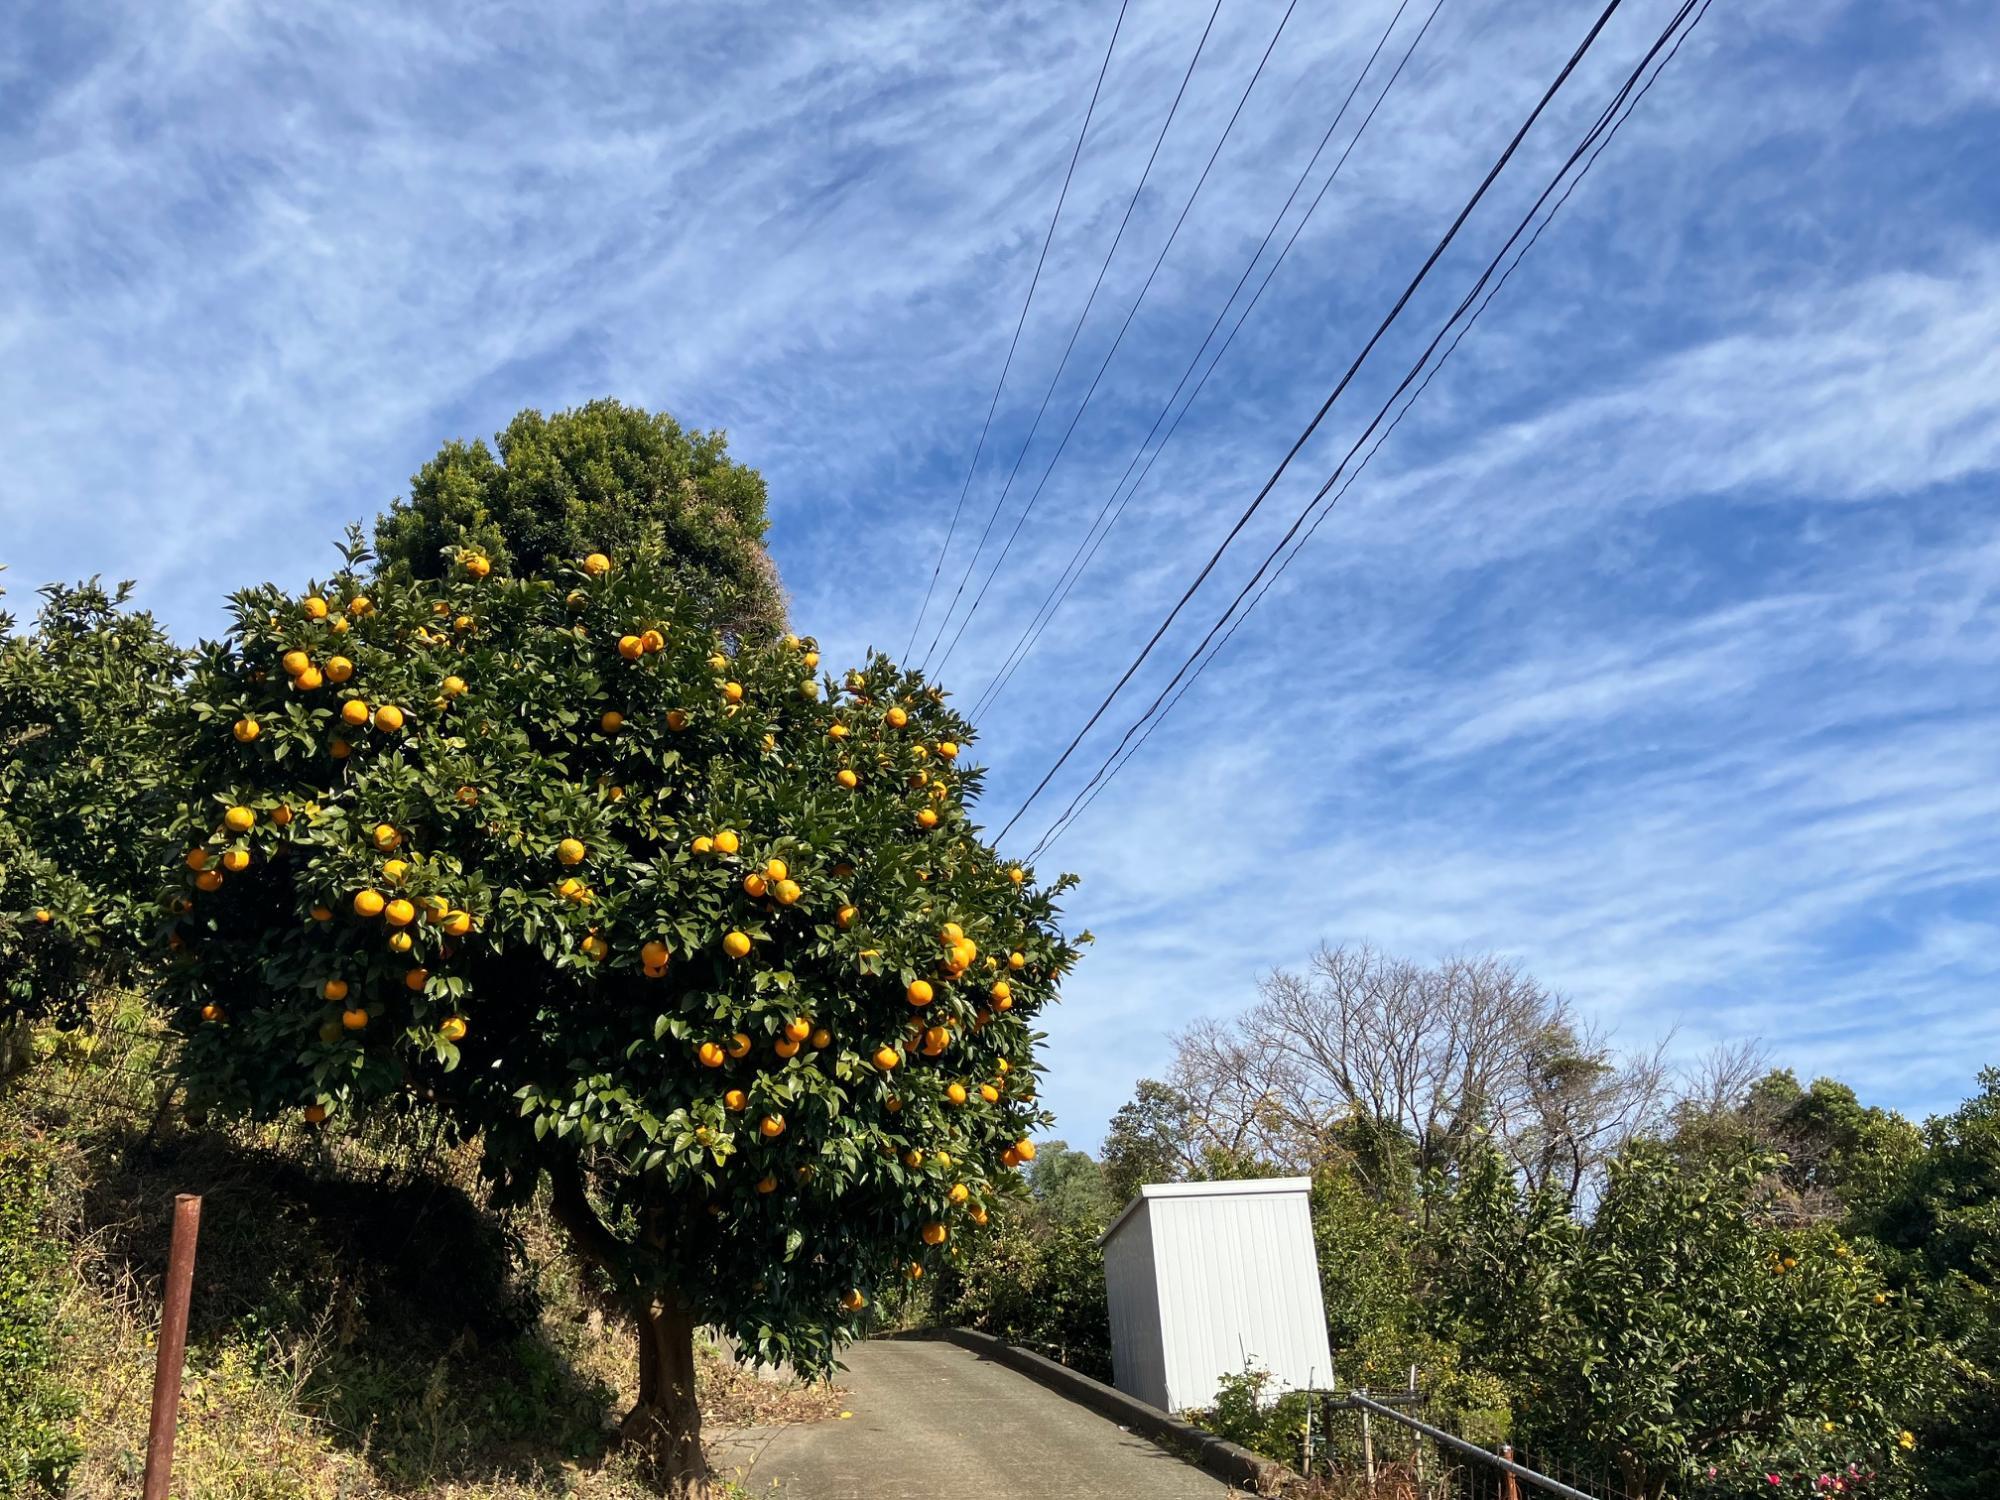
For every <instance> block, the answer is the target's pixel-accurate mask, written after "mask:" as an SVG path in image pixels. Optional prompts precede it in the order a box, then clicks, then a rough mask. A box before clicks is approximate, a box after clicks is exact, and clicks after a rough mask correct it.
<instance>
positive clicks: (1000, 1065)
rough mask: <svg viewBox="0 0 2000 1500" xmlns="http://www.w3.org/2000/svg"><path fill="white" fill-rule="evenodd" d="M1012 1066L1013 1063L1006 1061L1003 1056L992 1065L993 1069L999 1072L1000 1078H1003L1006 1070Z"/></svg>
mask: <svg viewBox="0 0 2000 1500" xmlns="http://www.w3.org/2000/svg"><path fill="white" fill-rule="evenodd" d="M1013 1066H1014V1065H1013V1064H1012V1063H1010V1062H1008V1061H1007V1059H1006V1058H1004V1057H1003V1058H1001V1059H1000V1061H998V1062H996V1063H995V1064H994V1065H993V1068H994V1071H995V1072H997V1073H999V1075H1000V1076H1001V1077H1002V1078H1005V1077H1006V1076H1007V1070H1008V1069H1010V1068H1012V1067H1013Z"/></svg>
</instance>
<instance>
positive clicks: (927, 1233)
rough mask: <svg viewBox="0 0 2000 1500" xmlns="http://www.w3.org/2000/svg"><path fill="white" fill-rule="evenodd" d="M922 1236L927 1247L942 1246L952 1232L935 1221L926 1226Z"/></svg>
mask: <svg viewBox="0 0 2000 1500" xmlns="http://www.w3.org/2000/svg"><path fill="white" fill-rule="evenodd" d="M921 1234H922V1237H923V1242H924V1243H925V1244H926V1245H942V1244H943V1243H944V1242H945V1240H946V1238H947V1237H948V1236H949V1234H950V1231H949V1230H947V1229H946V1228H945V1227H944V1225H942V1224H940V1223H938V1222H937V1221H936V1220H935V1219H934V1220H932V1221H931V1222H930V1223H928V1224H926V1225H924V1227H923V1229H922V1231H921Z"/></svg>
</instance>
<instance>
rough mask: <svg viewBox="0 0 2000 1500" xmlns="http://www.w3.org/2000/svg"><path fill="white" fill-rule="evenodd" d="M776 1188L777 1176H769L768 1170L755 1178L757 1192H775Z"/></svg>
mask: <svg viewBox="0 0 2000 1500" xmlns="http://www.w3.org/2000/svg"><path fill="white" fill-rule="evenodd" d="M777 1190H778V1179H777V1178H775V1177H773V1176H771V1174H770V1173H768V1172H767V1173H765V1174H764V1175H763V1176H762V1177H759V1178H758V1179H757V1191H758V1192H760V1193H775V1192H777Z"/></svg>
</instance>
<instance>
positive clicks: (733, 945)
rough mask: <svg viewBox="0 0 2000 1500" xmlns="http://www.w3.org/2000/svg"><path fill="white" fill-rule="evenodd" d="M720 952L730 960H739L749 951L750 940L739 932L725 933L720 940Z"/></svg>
mask: <svg viewBox="0 0 2000 1500" xmlns="http://www.w3.org/2000/svg"><path fill="white" fill-rule="evenodd" d="M722 951H723V952H724V953H727V954H728V955H729V956H730V957H731V958H741V957H743V955H744V954H746V953H748V952H749V951H750V939H749V938H748V937H747V936H745V935H744V934H743V933H740V932H730V933H725V934H724V935H723V939H722Z"/></svg>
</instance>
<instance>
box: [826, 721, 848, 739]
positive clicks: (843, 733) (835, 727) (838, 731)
mask: <svg viewBox="0 0 2000 1500" xmlns="http://www.w3.org/2000/svg"><path fill="white" fill-rule="evenodd" d="M826 737H827V738H828V739H830V740H844V739H846V738H847V726H846V725H845V724H831V725H828V726H827V731H826Z"/></svg>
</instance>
